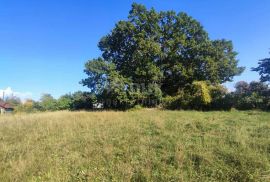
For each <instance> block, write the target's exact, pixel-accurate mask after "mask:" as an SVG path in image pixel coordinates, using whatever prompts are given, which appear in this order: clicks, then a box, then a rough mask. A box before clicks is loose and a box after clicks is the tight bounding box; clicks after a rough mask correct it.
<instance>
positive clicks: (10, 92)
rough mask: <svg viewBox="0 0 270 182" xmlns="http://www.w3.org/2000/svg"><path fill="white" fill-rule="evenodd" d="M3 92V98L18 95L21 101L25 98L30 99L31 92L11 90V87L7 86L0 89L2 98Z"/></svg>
mask: <svg viewBox="0 0 270 182" xmlns="http://www.w3.org/2000/svg"><path fill="white" fill-rule="evenodd" d="M3 93H4V95H5V98H7V97H12V96H15V97H19V98H20V99H21V100H22V101H25V100H26V99H31V98H32V96H33V94H32V93H31V92H17V91H13V90H12V89H11V87H7V88H6V89H3V90H1V89H0V98H1V99H2V98H3Z"/></svg>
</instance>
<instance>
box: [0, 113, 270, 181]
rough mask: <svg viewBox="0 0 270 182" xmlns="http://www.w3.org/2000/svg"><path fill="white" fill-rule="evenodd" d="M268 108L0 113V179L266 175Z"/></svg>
mask: <svg viewBox="0 0 270 182" xmlns="http://www.w3.org/2000/svg"><path fill="white" fill-rule="evenodd" d="M269 170H270V113H264V112H256V111H250V112H236V111H234V112H192V111H190V112H189V111H159V110H141V111H132V112H55V113H40V114H29V115H27V114H23V115H14V116H0V181H1V182H2V181H3V182H4V181H20V182H21V181H270V171H269Z"/></svg>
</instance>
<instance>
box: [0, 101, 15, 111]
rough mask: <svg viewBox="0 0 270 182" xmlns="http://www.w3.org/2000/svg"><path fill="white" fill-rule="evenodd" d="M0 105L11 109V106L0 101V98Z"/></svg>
mask: <svg viewBox="0 0 270 182" xmlns="http://www.w3.org/2000/svg"><path fill="white" fill-rule="evenodd" d="M0 107H2V108H4V109H13V107H12V106H11V105H10V104H8V103H5V102H4V101H1V100H0Z"/></svg>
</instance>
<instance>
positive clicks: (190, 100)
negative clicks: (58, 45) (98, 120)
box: [6, 81, 270, 113]
mask: <svg viewBox="0 0 270 182" xmlns="http://www.w3.org/2000/svg"><path fill="white" fill-rule="evenodd" d="M190 87H191V88H190V90H192V92H190V90H189V91H186V92H182V93H179V94H178V95H176V96H167V97H162V98H161V99H160V100H145V101H142V102H141V103H136V104H134V105H133V106H132V107H135V106H140V107H143V106H144V107H149V106H150V105H151V107H159V108H163V109H172V110H175V109H191V110H204V111H208V110H231V109H232V108H235V109H238V110H251V109H260V110H265V111H269V110H270V88H269V86H268V85H267V84H265V83H263V82H256V81H253V82H250V83H247V82H244V81H240V82H238V83H236V84H235V91H234V92H229V91H228V90H227V89H226V88H225V87H224V86H221V85H219V86H213V85H211V84H209V83H208V84H207V83H206V82H195V83H194V84H192V85H191V86H190ZM100 99H101V98H97V96H96V95H94V94H93V93H90V92H81V91H79V92H75V93H73V94H66V95H63V96H61V97H60V98H58V99H55V98H53V97H52V96H51V95H50V94H44V95H43V96H42V97H41V99H40V100H39V101H34V100H30V99H29V100H26V101H24V102H21V100H20V99H19V98H17V97H12V98H7V99H6V102H7V103H9V104H10V105H12V106H13V107H14V108H15V112H28V113H30V112H44V111H60V110H70V111H76V110H90V111H91V110H95V109H117V108H116V105H118V103H117V102H115V101H111V102H109V101H107V103H103V102H100ZM132 107H130V108H132ZM118 109H119V108H118Z"/></svg>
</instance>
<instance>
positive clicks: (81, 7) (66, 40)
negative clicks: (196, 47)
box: [0, 0, 270, 99]
mask: <svg viewBox="0 0 270 182" xmlns="http://www.w3.org/2000/svg"><path fill="white" fill-rule="evenodd" d="M132 2H134V1H130V0H98V1H91V0H61V1H60V0H0V68H1V76H0V89H5V88H7V87H11V88H12V89H13V90H15V91H17V92H31V93H32V94H33V98H34V99H38V98H39V97H40V95H41V94H42V93H51V94H52V95H53V96H55V97H59V96H60V95H62V94H65V93H68V92H74V91H77V90H87V89H86V88H83V87H82V86H81V85H79V81H80V80H81V79H82V78H84V77H85V75H84V73H83V67H84V63H85V62H86V61H87V60H89V59H92V58H95V57H97V56H99V55H100V51H99V50H98V47H97V43H98V41H99V39H100V38H101V37H102V36H103V35H105V34H107V33H109V31H110V30H111V29H112V28H113V27H114V25H115V23H116V22H117V21H119V20H123V19H126V17H127V15H128V12H129V10H130V7H131V4H132ZM136 2H137V3H142V4H145V5H146V6H147V7H148V8H150V7H154V8H155V9H157V10H175V11H176V12H180V11H184V12H187V13H188V14H189V15H191V16H193V17H194V18H196V19H197V20H199V21H200V22H201V23H202V24H203V26H204V28H205V29H206V31H207V32H209V35H210V37H211V38H212V39H221V38H226V39H230V40H232V41H233V43H234V46H235V50H236V51H237V52H238V53H239V55H238V59H239V60H240V64H239V65H240V66H245V67H246V68H247V69H246V71H245V72H244V73H243V74H242V75H241V76H239V77H235V81H234V82H233V83H230V84H227V85H228V86H229V87H230V88H232V87H233V84H234V83H235V82H236V81H239V80H246V81H251V80H258V75H257V74H256V73H254V72H251V71H250V67H253V66H256V65H257V61H258V59H261V58H265V57H268V55H269V54H268V52H269V48H270V1H269V0H137V1H136Z"/></svg>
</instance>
